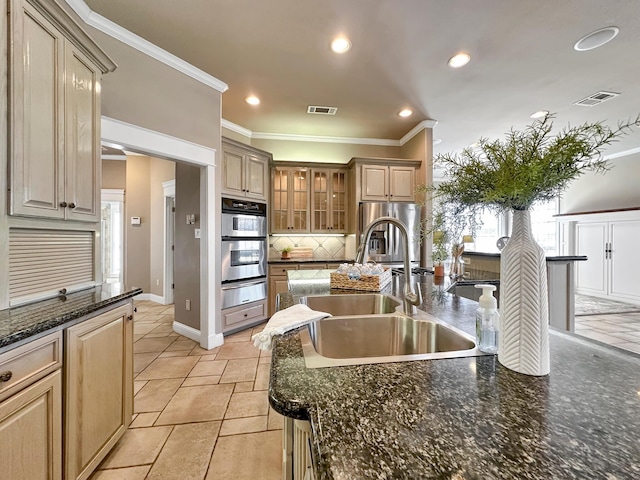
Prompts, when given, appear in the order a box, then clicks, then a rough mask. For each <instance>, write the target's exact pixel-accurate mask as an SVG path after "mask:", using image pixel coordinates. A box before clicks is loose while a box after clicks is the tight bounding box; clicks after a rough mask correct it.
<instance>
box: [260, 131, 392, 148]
mask: <svg viewBox="0 0 640 480" xmlns="http://www.w3.org/2000/svg"><path fill="white" fill-rule="evenodd" d="M251 138H257V139H261V140H285V141H291V142H319V143H350V144H354V145H383V146H391V147H399V146H400V141H398V140H389V139H386V138H356V137H330V136H324V135H298V134H294V133H267V132H253V134H252V135H251Z"/></svg>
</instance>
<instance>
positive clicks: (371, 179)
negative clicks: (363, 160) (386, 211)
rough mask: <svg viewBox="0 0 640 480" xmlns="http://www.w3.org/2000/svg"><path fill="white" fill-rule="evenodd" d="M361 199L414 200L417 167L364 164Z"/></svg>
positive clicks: (383, 200) (381, 200)
mask: <svg viewBox="0 0 640 480" xmlns="http://www.w3.org/2000/svg"><path fill="white" fill-rule="evenodd" d="M360 178H361V184H360V191H361V197H360V199H361V200H367V201H376V202H413V201H414V200H415V178H416V169H415V168H414V167H405V166H384V165H362V173H361V177H360Z"/></svg>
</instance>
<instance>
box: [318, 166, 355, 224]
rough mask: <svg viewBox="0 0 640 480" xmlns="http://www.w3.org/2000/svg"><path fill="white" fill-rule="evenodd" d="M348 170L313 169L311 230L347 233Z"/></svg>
mask: <svg viewBox="0 0 640 480" xmlns="http://www.w3.org/2000/svg"><path fill="white" fill-rule="evenodd" d="M348 175H349V173H348V171H347V170H345V169H327V168H313V169H312V170H311V179H312V180H311V232H312V233H346V232H347V229H348V226H349V224H348V209H349V204H348V197H347V185H348Z"/></svg>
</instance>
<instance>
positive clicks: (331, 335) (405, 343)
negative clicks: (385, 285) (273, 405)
mask: <svg viewBox="0 0 640 480" xmlns="http://www.w3.org/2000/svg"><path fill="white" fill-rule="evenodd" d="M297 301H298V303H304V304H306V305H307V306H308V307H309V308H311V309H312V310H316V311H321V312H327V313H330V314H331V315H333V316H332V317H329V318H325V319H323V320H318V321H315V322H311V323H310V324H309V325H308V326H307V328H303V329H302V330H301V331H300V339H301V341H302V350H303V353H304V357H305V363H306V366H307V368H322V367H335V366H344V365H362V364H372V363H390V362H405V361H411V360H431V359H442V358H459V357H470V356H479V355H483V353H482V352H480V351H479V350H478V348H477V347H476V343H475V339H474V338H473V337H472V336H470V335H468V334H466V333H465V332H462V331H460V330H458V329H456V328H454V327H452V326H450V325H446V324H444V323H441V322H439V321H432V320H423V319H419V318H414V317H412V316H409V315H405V314H404V313H401V312H398V311H397V310H398V307H400V301H398V300H397V299H395V298H393V297H390V296H388V295H382V294H379V293H371V294H368V293H367V294H352V295H350V294H336V295H317V296H315V295H314V296H305V297H298V298H297Z"/></svg>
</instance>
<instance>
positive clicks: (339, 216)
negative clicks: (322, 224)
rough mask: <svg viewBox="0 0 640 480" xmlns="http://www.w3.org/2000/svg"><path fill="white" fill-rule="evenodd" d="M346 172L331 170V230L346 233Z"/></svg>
mask: <svg viewBox="0 0 640 480" xmlns="http://www.w3.org/2000/svg"><path fill="white" fill-rule="evenodd" d="M348 175H349V174H348V172H346V171H343V170H334V171H332V172H331V185H330V186H331V197H330V200H331V232H332V233H346V232H347V229H348V228H349V227H348V225H349V223H348V221H349V216H348V208H349V207H348V203H347V200H348V198H347V182H348Z"/></svg>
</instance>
